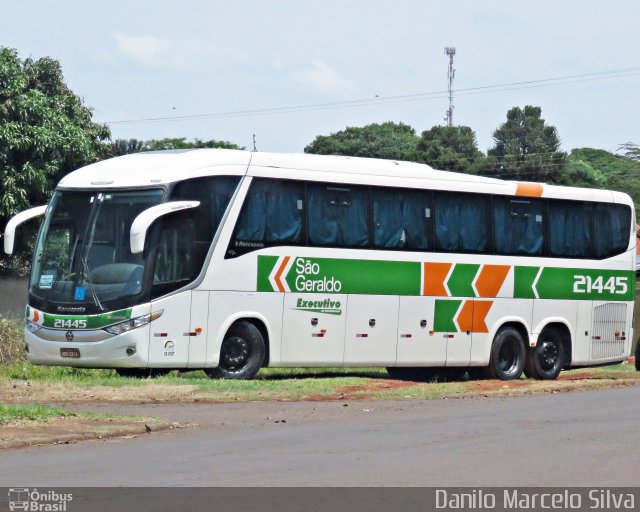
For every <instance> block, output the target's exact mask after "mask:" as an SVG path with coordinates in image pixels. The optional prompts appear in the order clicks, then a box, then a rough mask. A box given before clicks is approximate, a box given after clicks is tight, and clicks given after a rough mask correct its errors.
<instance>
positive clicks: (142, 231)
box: [129, 201, 200, 254]
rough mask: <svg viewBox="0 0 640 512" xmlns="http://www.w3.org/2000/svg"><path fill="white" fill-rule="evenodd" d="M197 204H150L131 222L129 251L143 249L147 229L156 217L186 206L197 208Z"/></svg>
mask: <svg viewBox="0 0 640 512" xmlns="http://www.w3.org/2000/svg"><path fill="white" fill-rule="evenodd" d="M198 206H200V201H172V202H170V203H162V204H159V205H157V206H152V207H151V208H147V209H146V210H144V211H143V212H141V213H140V214H139V215H138V216H137V217H136V218H135V219H134V220H133V223H132V224H131V233H130V235H129V243H130V245H131V253H132V254H140V253H141V252H142V251H143V250H144V241H145V238H146V237H147V230H148V229H149V227H150V226H151V224H153V222H154V221H155V220H156V219H158V218H160V217H162V216H163V215H167V214H169V213H173V212H177V211H180V210H186V209H188V208H197V207H198Z"/></svg>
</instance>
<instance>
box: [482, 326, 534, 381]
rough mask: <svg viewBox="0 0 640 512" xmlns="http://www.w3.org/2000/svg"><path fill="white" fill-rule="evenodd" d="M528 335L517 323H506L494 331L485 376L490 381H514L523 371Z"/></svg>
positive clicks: (524, 328) (523, 327)
mask: <svg viewBox="0 0 640 512" xmlns="http://www.w3.org/2000/svg"><path fill="white" fill-rule="evenodd" d="M528 342H529V334H528V333H527V329H526V327H525V326H524V325H523V324H521V323H519V322H506V323H504V324H502V325H501V326H500V328H499V329H498V330H497V331H496V334H495V335H494V337H493V341H492V342H491V351H490V356H489V365H488V366H487V367H486V368H485V374H486V376H487V377H489V378H492V379H500V380H516V379H519V378H520V376H521V375H522V372H523V370H524V364H525V357H526V346H527V344H528Z"/></svg>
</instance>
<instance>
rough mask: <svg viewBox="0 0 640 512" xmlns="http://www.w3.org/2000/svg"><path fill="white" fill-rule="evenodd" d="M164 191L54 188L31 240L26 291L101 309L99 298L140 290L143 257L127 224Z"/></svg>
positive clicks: (56, 300) (135, 292)
mask: <svg viewBox="0 0 640 512" xmlns="http://www.w3.org/2000/svg"><path fill="white" fill-rule="evenodd" d="M163 193H164V191H163V190H162V189H145V190H126V191H108V192H107V191H106V192H96V191H92V192H86V191H82V192H76V191H70V190H58V191H56V193H55V194H54V196H53V198H52V200H51V203H50V207H49V211H48V213H47V215H46V218H45V220H44V223H43V225H42V229H41V232H40V234H39V236H38V241H37V243H36V248H35V251H34V260H33V267H32V272H31V282H30V288H29V291H30V293H31V294H32V295H33V296H35V297H37V298H39V299H41V300H43V301H46V302H54V303H67V304H68V303H72V304H77V305H79V306H80V305H86V304H90V305H91V306H93V307H95V308H97V309H98V310H100V311H103V310H104V306H103V304H102V303H103V302H106V301H113V300H117V299H120V298H123V297H129V296H134V295H137V294H139V293H140V292H141V291H142V281H143V275H144V266H145V259H144V256H143V255H142V254H132V253H131V250H130V245H129V232H130V228H131V223H132V222H133V220H134V219H135V217H136V216H137V215H138V214H139V213H141V212H142V211H143V210H145V209H147V208H150V207H151V206H154V205H156V204H159V203H160V201H161V200H162V196H163Z"/></svg>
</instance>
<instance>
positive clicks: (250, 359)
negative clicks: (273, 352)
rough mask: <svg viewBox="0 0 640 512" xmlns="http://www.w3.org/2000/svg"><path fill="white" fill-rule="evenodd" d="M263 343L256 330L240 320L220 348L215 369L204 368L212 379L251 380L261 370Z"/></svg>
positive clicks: (229, 331) (248, 323) (263, 353)
mask: <svg viewBox="0 0 640 512" xmlns="http://www.w3.org/2000/svg"><path fill="white" fill-rule="evenodd" d="M264 355H265V343H264V339H263V337H262V334H261V333H260V331H259V330H258V328H257V327H256V326H255V325H253V324H252V323H251V322H247V321H246V320H241V321H239V322H236V323H235V324H233V325H232V326H231V327H230V328H229V330H228V331H227V334H226V335H225V337H224V340H223V342H222V346H221V347H220V361H219V363H218V367H217V368H206V369H205V370H204V371H205V373H206V374H207V375H208V376H209V377H211V378H212V379H236V380H239V379H243V380H246V379H253V378H254V377H255V376H256V374H257V373H258V372H259V371H260V368H262V363H263V362H264Z"/></svg>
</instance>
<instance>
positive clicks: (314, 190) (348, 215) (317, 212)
mask: <svg viewBox="0 0 640 512" xmlns="http://www.w3.org/2000/svg"><path fill="white" fill-rule="evenodd" d="M307 197H308V200H309V243H310V244H311V245H333V246H338V247H368V246H369V240H370V235H369V189H368V188H367V187H353V186H336V185H324V184H319V183H309V184H308V185H307Z"/></svg>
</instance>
